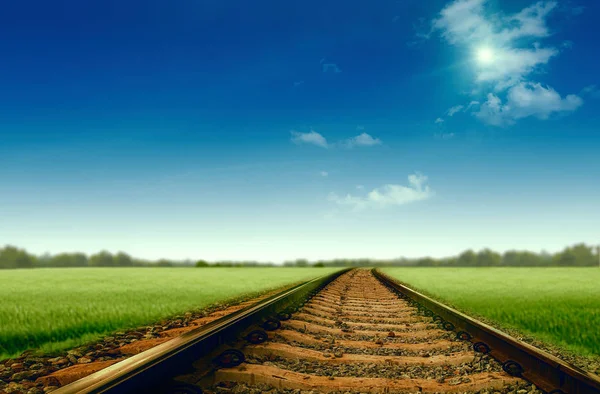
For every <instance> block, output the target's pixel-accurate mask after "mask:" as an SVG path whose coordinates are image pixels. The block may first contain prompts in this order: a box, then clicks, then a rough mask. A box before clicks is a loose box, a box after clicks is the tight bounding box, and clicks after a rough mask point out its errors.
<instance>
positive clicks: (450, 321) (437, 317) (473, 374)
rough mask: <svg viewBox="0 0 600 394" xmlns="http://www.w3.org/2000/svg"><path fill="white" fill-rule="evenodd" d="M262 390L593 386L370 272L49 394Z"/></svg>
mask: <svg viewBox="0 0 600 394" xmlns="http://www.w3.org/2000/svg"><path fill="white" fill-rule="evenodd" d="M532 383H533V384H535V388H532V385H531V384H532ZM271 389H273V391H271V392H272V393H288V392H289V393H292V392H298V390H307V391H310V390H312V391H313V392H329V393H334V392H336V393H337V392H340V393H345V392H361V393H365V392H371V393H389V392H432V393H433V392H466V391H469V392H478V391H489V392H516V391H518V390H523V389H525V390H527V392H528V393H531V392H532V391H535V390H536V389H537V390H542V391H545V392H547V393H552V394H559V393H566V394H575V393H586V394H587V393H600V378H598V376H596V375H593V374H589V373H587V372H585V371H583V370H580V369H578V368H577V367H574V366H571V365H569V364H567V363H565V362H563V361H561V360H559V359H557V358H556V357H554V356H552V355H550V354H548V353H546V352H543V351H541V350H540V349H537V348H534V347H532V346H530V345H528V344H525V343H523V342H521V341H518V340H516V339H514V338H512V337H510V336H508V335H506V334H504V333H502V332H500V331H498V330H496V329H494V328H493V327H490V326H488V325H486V324H484V323H481V322H479V321H477V320H475V319H472V318H470V317H469V316H466V315H464V314H462V313H460V312H458V311H456V310H454V309H451V308H449V307H447V306H445V305H443V304H441V303H439V302H437V301H435V300H433V299H431V298H429V297H427V296H425V295H423V294H420V293H418V292H416V291H415V290H413V289H410V288H409V287H407V286H405V285H403V284H401V283H398V282H397V281H395V280H393V279H392V278H389V277H387V276H386V275H385V274H383V273H381V272H379V271H378V270H372V271H367V270H342V271H338V272H336V273H334V274H331V275H327V276H324V277H321V278H318V279H315V280H312V281H309V282H306V283H303V284H300V285H298V286H296V287H294V288H291V289H288V290H286V291H283V292H281V293H279V294H276V295H274V296H272V297H269V298H267V299H265V300H262V301H260V302H258V303H256V304H254V305H251V306H249V307H247V308H245V309H242V310H240V311H238V312H235V313H233V314H231V315H228V316H225V317H223V318H221V319H218V320H216V321H214V322H212V323H209V324H207V325H206V326H202V327H199V328H198V329H196V330H193V331H191V332H189V333H186V334H184V335H182V336H181V337H178V338H175V339H173V340H171V341H169V342H166V343H163V344H161V345H159V346H156V347H155V348H152V349H150V350H148V351H145V352H142V353H140V354H138V355H136V356H133V357H130V358H128V359H126V360H123V361H121V362H118V363H116V364H114V365H112V366H110V367H108V368H106V369H104V370H102V371H99V372H96V373H94V374H92V375H90V376H88V377H85V378H83V379H80V380H78V381H76V382H73V383H71V384H69V385H66V386H64V387H62V388H60V389H58V390H56V391H53V393H56V394H71V393H169V394H175V393H177V394H179V393H181V394H183V393H188V394H199V393H204V394H212V393H221V392H234V393H260V392H263V391H269V390H271ZM294 390H295V391H294ZM521 392H522V391H519V393H521ZM538 392H541V391H538Z"/></svg>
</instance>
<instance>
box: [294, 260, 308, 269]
mask: <svg viewBox="0 0 600 394" xmlns="http://www.w3.org/2000/svg"><path fill="white" fill-rule="evenodd" d="M296 267H308V260H306V259H297V260H296Z"/></svg>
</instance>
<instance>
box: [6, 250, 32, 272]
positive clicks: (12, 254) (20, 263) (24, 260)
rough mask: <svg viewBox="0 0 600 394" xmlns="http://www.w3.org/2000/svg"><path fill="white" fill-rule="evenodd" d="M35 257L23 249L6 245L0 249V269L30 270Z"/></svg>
mask: <svg viewBox="0 0 600 394" xmlns="http://www.w3.org/2000/svg"><path fill="white" fill-rule="evenodd" d="M34 263H35V256H32V255H30V254H28V253H27V252H26V251H25V249H19V248H17V247H16V246H11V245H6V246H5V247H4V248H2V249H0V268H32V267H33V265H34Z"/></svg>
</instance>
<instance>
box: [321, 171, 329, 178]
mask: <svg viewBox="0 0 600 394" xmlns="http://www.w3.org/2000/svg"><path fill="white" fill-rule="evenodd" d="M319 175H321V176H322V177H327V176H329V173H328V172H327V171H321V172H319Z"/></svg>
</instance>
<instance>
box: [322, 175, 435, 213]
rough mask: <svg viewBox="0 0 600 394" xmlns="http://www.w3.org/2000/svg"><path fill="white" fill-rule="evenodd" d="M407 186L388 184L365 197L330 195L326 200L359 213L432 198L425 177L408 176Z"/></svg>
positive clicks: (431, 192) (432, 193) (432, 194)
mask: <svg viewBox="0 0 600 394" xmlns="http://www.w3.org/2000/svg"><path fill="white" fill-rule="evenodd" d="M408 183H409V185H408V186H403V185H394V184H388V185H384V186H382V187H380V188H376V189H373V190H372V191H370V192H369V193H367V195H366V196H363V197H361V196H354V195H351V194H347V195H346V196H344V197H339V196H338V195H337V194H335V193H330V194H329V196H328V200H329V201H331V202H334V203H336V204H338V205H343V206H349V207H351V208H352V209H353V210H356V211H359V210H364V209H368V208H377V209H381V208H387V207H392V206H399V205H404V204H409V203H412V202H416V201H421V200H426V199H428V198H431V197H433V196H434V194H435V193H434V192H433V191H432V190H431V189H430V187H429V186H428V185H426V183H427V177H426V176H424V175H422V174H419V173H415V174H412V175H409V176H408Z"/></svg>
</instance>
